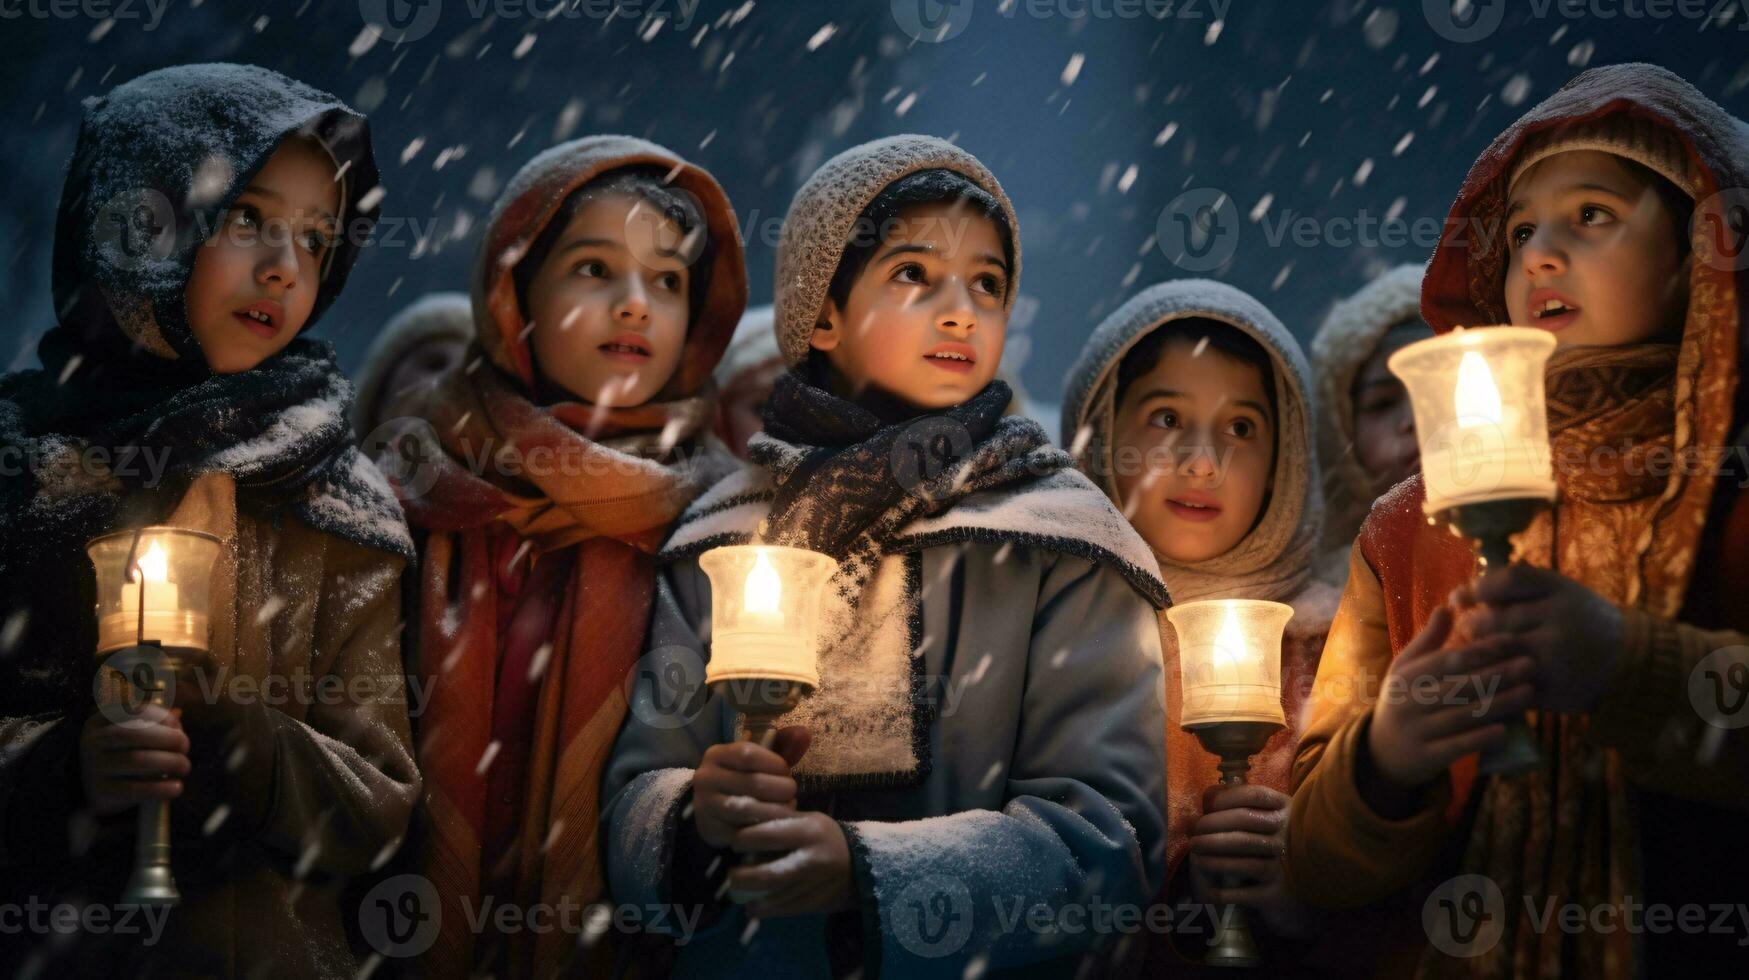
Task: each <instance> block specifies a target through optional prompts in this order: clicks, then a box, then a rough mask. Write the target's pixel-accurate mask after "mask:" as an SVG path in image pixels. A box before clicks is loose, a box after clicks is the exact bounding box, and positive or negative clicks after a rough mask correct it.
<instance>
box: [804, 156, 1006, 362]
mask: <svg viewBox="0 0 1749 980" xmlns="http://www.w3.org/2000/svg"><path fill="white" fill-rule="evenodd" d="M920 170H951V171H953V172H954V173H957V174H959V175H961V176H963V177H965V178H966V179H968V180H970V181H971V182H972V183H974V184H977V185H978V186H979V187H981V188H983V190H984V191H985V192H986V193H988V194H989V195H990V196H991V197H993V198H995V199H996V203H997V204H998V205H999V206H1000V207H1001V208H1002V211H1003V213H1004V214H1005V215H1007V217H1008V227H1009V228H1010V229H1011V230H1012V237H1013V239H1014V240H1013V242H1011V243H1010V244H1011V245H1012V246H1013V252H1014V268H1013V269H1012V270H1011V271H1010V273H1009V286H1008V295H1007V296H1006V297H1005V298H1004V299H1003V306H1004V308H1011V307H1013V305H1014V297H1015V296H1017V295H1019V292H1020V289H1019V286H1020V222H1019V220H1018V219H1017V218H1016V217H1015V215H1014V205H1013V204H1011V203H1010V202H1009V200H1008V195H1007V194H1004V193H1003V192H1002V185H1001V184H999V183H997V182H996V177H995V175H993V174H991V173H990V171H989V170H988V169H986V168H985V167H984V165H983V164H982V163H979V162H978V159H977V157H974V156H972V155H971V154H970V153H967V152H966V151H965V150H962V149H960V148H959V147H957V146H954V145H953V144H952V143H949V142H948V141H946V140H944V139H939V138H937V137H934V136H920V135H916V134H905V135H900V136H888V137H886V138H884V139H878V140H873V141H871V142H868V143H863V144H862V145H860V146H854V147H851V148H850V149H848V150H845V151H844V152H843V153H840V154H838V155H837V156H835V157H833V158H832V159H830V160H827V161H826V162H825V163H823V164H821V165H820V169H818V170H816V171H814V175H813V176H812V177H809V178H808V182H807V183H805V184H803V185H802V189H801V190H799V191H797V192H796V196H795V200H793V201H791V202H790V206H789V213H788V214H787V215H786V216H785V217H784V221H783V235H782V238H781V239H780V241H779V242H778V247H777V287H776V294H775V295H776V301H775V302H774V303H773V307H774V310H775V318H776V323H775V326H774V328H773V329H775V330H776V332H777V345H778V348H779V349H780V350H781V351H782V352H783V358H784V361H785V362H787V363H788V364H789V365H790V366H791V367H794V366H795V365H797V364H800V363H801V362H802V361H804V360H806V359H807V356H808V348H809V343H808V341H809V340H810V338H812V337H813V335H814V321H815V319H816V318H817V317H818V316H819V313H820V307H821V305H823V304H824V303H825V302H826V290H827V288H828V287H829V286H830V285H831V283H832V276H833V275H834V274H835V273H836V272H837V271H838V263H839V261H840V260H841V259H842V258H843V257H844V249H845V246H847V245H848V244H849V243H850V237H851V233H852V232H854V231H855V230H856V221H857V219H858V218H860V217H862V213H863V211H864V210H865V209H867V208H868V206H869V204H871V203H873V201H874V199H875V198H876V197H878V196H880V193H881V191H883V190H886V189H887V186H888V185H890V184H892V183H893V182H894V181H896V180H898V179H899V178H901V177H904V176H906V175H908V174H913V173H916V172H918V171H920Z"/></svg>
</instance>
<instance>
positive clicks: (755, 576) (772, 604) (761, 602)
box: [742, 551, 783, 613]
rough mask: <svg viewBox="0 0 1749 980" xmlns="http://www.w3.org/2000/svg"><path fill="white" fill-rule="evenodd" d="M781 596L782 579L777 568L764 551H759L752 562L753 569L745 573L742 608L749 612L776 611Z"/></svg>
mask: <svg viewBox="0 0 1749 980" xmlns="http://www.w3.org/2000/svg"><path fill="white" fill-rule="evenodd" d="M782 597H783V580H782V579H780V578H778V577H777V569H775V568H772V567H771V559H770V557H768V556H767V555H766V554H765V552H763V551H761V552H760V553H759V558H758V559H757V560H756V561H754V563H753V571H751V572H748V573H747V591H746V595H745V596H744V597H743V598H742V603H743V606H744V608H745V609H746V610H747V611H748V612H750V613H753V612H766V613H772V612H777V611H778V610H777V607H778V602H779V600H781V599H782Z"/></svg>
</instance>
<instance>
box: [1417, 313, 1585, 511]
mask: <svg viewBox="0 0 1749 980" xmlns="http://www.w3.org/2000/svg"><path fill="white" fill-rule="evenodd" d="M1554 349H1555V339H1554V337H1553V336H1552V335H1551V334H1550V333H1549V332H1548V331H1546V330H1539V329H1536V328H1534V327H1504V326H1503V327H1487V328H1484V329H1479V330H1466V329H1464V328H1462V327H1459V328H1456V329H1454V330H1452V331H1451V332H1449V333H1446V334H1444V335H1442V336H1438V337H1433V338H1430V339H1428V340H1422V341H1417V342H1416V343H1413V344H1410V345H1408V346H1406V347H1404V348H1403V349H1402V350H1399V351H1397V352H1396V353H1395V354H1392V355H1391V358H1390V362H1389V363H1390V368H1391V372H1392V373H1393V374H1395V375H1396V376H1397V377H1399V378H1401V379H1402V381H1403V385H1404V387H1406V388H1407V389H1408V391H1409V400H1410V402H1411V404H1412V405H1413V406H1414V410H1415V435H1416V438H1417V439H1418V440H1419V441H1420V443H1421V475H1422V481H1423V484H1424V485H1425V487H1426V490H1427V501H1426V510H1427V513H1428V514H1430V515H1433V514H1438V513H1440V512H1441V511H1444V510H1447V509H1449V508H1452V507H1457V506H1461V505H1467V504H1478V503H1487V502H1489V501H1494V500H1512V499H1538V500H1552V499H1554V496H1555V481H1554V475H1553V471H1552V468H1551V466H1550V459H1549V435H1548V417H1547V414H1546V412H1545V409H1544V392H1543V369H1544V365H1545V364H1546V363H1547V361H1548V357H1549V354H1550V353H1551V352H1552V351H1553V350H1554Z"/></svg>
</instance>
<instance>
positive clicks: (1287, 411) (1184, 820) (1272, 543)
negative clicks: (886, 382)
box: [1062, 280, 1338, 969]
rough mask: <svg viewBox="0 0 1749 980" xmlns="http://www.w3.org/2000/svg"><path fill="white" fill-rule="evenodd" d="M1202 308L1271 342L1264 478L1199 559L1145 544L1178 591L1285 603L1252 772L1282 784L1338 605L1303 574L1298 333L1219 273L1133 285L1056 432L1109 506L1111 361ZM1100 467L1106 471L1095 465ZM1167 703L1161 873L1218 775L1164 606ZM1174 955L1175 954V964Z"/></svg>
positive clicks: (1309, 461) (1079, 372)
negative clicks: (1238, 522)
mask: <svg viewBox="0 0 1749 980" xmlns="http://www.w3.org/2000/svg"><path fill="white" fill-rule="evenodd" d="M1193 317H1205V318H1209V319H1214V320H1218V321H1220V322H1222V323H1229V324H1232V325H1233V326H1235V327H1237V328H1239V329H1240V330H1242V331H1244V332H1245V334H1246V335H1247V336H1250V337H1254V338H1255V339H1256V340H1257V341H1258V342H1259V343H1260V344H1262V345H1263V349H1264V350H1266V351H1268V352H1269V354H1270V360H1271V364H1272V367H1273V374H1274V376H1275V379H1276V380H1275V385H1276V406H1277V414H1278V415H1279V416H1280V418H1279V419H1278V420H1277V423H1276V431H1277V433H1278V435H1277V436H1276V453H1275V471H1274V487H1273V490H1272V491H1271V493H1270V496H1269V499H1268V503H1267V505H1266V506H1267V508H1268V509H1267V510H1266V511H1265V513H1264V515H1263V518H1262V519H1261V520H1260V521H1259V522H1258V524H1257V526H1256V527H1255V528H1254V529H1253V530H1252V531H1251V533H1250V534H1248V535H1247V536H1246V537H1245V538H1244V539H1243V540H1242V541H1240V542H1239V544H1237V545H1235V546H1234V547H1233V549H1232V550H1231V551H1229V552H1227V553H1226V554H1224V555H1220V556H1217V557H1215V558H1212V559H1210V560H1208V561H1204V562H1196V563H1184V562H1176V561H1172V560H1170V559H1168V558H1166V557H1165V556H1163V555H1161V554H1160V553H1159V552H1158V551H1155V552H1154V556H1155V559H1156V560H1157V562H1158V564H1159V568H1160V575H1161V577H1162V578H1163V579H1164V580H1165V581H1166V585H1167V587H1168V588H1170V589H1171V590H1172V598H1173V599H1174V601H1177V602H1189V601H1193V600H1197V599H1217V598H1218V599H1270V600H1274V601H1277V602H1286V603H1288V604H1290V605H1291V606H1293V609H1294V616H1293V619H1291V620H1290V621H1289V622H1288V625H1287V630H1286V633H1285V635H1284V637H1283V642H1282V661H1281V682H1282V692H1281V698H1282V709H1283V713H1284V714H1285V715H1286V717H1287V720H1288V723H1287V725H1286V727H1284V728H1283V729H1282V730H1281V731H1279V732H1277V733H1275V735H1274V736H1272V737H1271V738H1270V740H1269V743H1268V744H1267V745H1266V746H1265V747H1264V749H1263V750H1262V751H1261V752H1260V753H1259V754H1258V755H1257V756H1256V757H1255V759H1254V760H1253V768H1252V770H1251V774H1250V775H1249V777H1247V778H1248V779H1249V780H1250V781H1251V782H1253V783H1257V784H1259V785H1263V786H1271V787H1274V788H1276V789H1280V790H1283V791H1285V790H1286V789H1287V782H1288V769H1289V767H1290V765H1291V763H1292V761H1293V747H1294V744H1295V743H1296V742H1297V741H1298V740H1299V733H1300V727H1301V723H1302V721H1303V718H1302V713H1301V707H1302V706H1303V705H1304V703H1305V699H1306V695H1307V694H1308V693H1309V691H1310V690H1311V681H1312V677H1313V676H1315V675H1316V673H1317V670H1318V656H1319V654H1320V653H1322V651H1323V647H1324V635H1325V633H1326V632H1327V631H1328V630H1329V628H1330V618H1331V616H1332V615H1334V614H1335V612H1336V601H1337V599H1338V594H1337V592H1336V590H1335V589H1333V588H1331V587H1330V586H1328V585H1326V584H1324V583H1321V582H1318V581H1316V580H1314V579H1313V578H1312V576H1311V562H1312V557H1313V554H1312V546H1313V543H1314V541H1315V535H1316V531H1317V526H1318V498H1319V494H1318V482H1317V481H1318V468H1317V457H1316V455H1315V453H1314V452H1313V451H1312V434H1311V431H1310V429H1311V424H1312V418H1313V415H1314V413H1313V411H1312V406H1311V402H1310V396H1311V389H1310V384H1309V373H1308V369H1307V367H1306V361H1305V356H1304V355H1303V354H1302V353H1301V352H1300V348H1299V344H1298V343H1297V342H1296V341H1295V340H1294V339H1293V336H1292V335H1291V334H1289V333H1288V332H1287V329H1286V328H1285V327H1283V326H1282V324H1281V322H1280V321H1278V320H1277V319H1276V318H1275V317H1274V316H1273V315H1272V314H1270V313H1269V312H1268V310H1266V309H1264V307H1263V306H1262V304H1260V303H1258V302H1257V301H1256V300H1254V299H1252V298H1251V297H1249V296H1247V295H1245V294H1244V293H1241V292H1239V291H1238V290H1236V289H1233V288H1232V287H1230V286H1225V285H1222V284H1218V283H1213V282H1208V281H1206V280H1182V281H1177V282H1168V283H1162V284H1159V285H1156V286H1152V287H1150V288H1148V289H1145V290H1143V291H1142V292H1141V293H1138V294H1137V295H1136V296H1135V297H1133V298H1132V299H1131V300H1130V301H1129V302H1127V303H1125V304H1124V305H1123V306H1121V307H1119V308H1118V309H1117V310H1116V311H1115V312H1113V313H1112V314H1111V316H1110V317H1108V318H1107V319H1106V320H1105V322H1103V323H1102V324H1100V326H1099V327H1098V328H1097V329H1095V330H1094V332H1093V334H1092V336H1091V337H1089V338H1088V341H1087V346H1086V348H1085V350H1084V351H1083V353H1082V357H1081V359H1080V361H1079V362H1078V363H1077V364H1076V366H1075V368H1074V369H1073V370H1072V371H1071V372H1070V375H1069V379H1070V380H1069V386H1068V395H1067V397H1066V399H1065V402H1064V413H1063V416H1062V418H1063V430H1064V431H1063V438H1064V440H1065V441H1066V442H1068V443H1070V444H1072V445H1074V446H1076V447H1077V448H1078V451H1079V453H1080V456H1079V459H1080V461H1081V465H1082V468H1083V470H1084V471H1086V472H1088V473H1089V475H1090V476H1092V477H1093V478H1094V479H1095V480H1097V481H1098V482H1099V483H1100V484H1101V489H1103V490H1104V491H1105V492H1106V494H1107V495H1108V496H1109V497H1111V499H1112V501H1113V503H1114V504H1116V505H1117V506H1118V507H1120V508H1121V507H1122V506H1123V502H1122V501H1121V500H1120V499H1119V495H1118V491H1117V483H1116V480H1115V479H1112V478H1111V476H1109V474H1111V473H1112V469H1111V465H1112V462H1111V461H1112V452H1113V447H1112V445H1111V433H1112V432H1113V429H1114V425H1115V420H1116V412H1117V405H1116V398H1117V375H1118V366H1119V365H1120V364H1121V363H1122V362H1123V359H1124V357H1125V356H1126V355H1127V354H1128V353H1129V352H1130V351H1131V350H1133V349H1135V346H1136V345H1137V344H1138V343H1140V342H1141V341H1142V340H1143V339H1144V338H1146V337H1147V336H1148V335H1149V334H1151V333H1152V332H1153V331H1154V330H1157V329H1160V328H1161V327H1164V326H1167V325H1168V324H1171V323H1173V322H1175V321H1178V320H1183V319H1187V318H1193ZM1101 474H1107V475H1105V476H1103V477H1102V476H1101ZM1159 629H1160V650H1161V654H1162V664H1163V667H1164V682H1165V703H1166V731H1165V739H1166V757H1167V758H1166V773H1165V777H1166V830H1167V836H1166V861H1167V874H1168V876H1169V880H1168V885H1167V886H1166V887H1165V888H1163V889H1162V894H1161V901H1166V898H1165V892H1166V891H1167V890H1169V889H1170V876H1172V875H1175V874H1177V873H1179V871H1178V869H1179V865H1180V863H1181V862H1182V860H1183V858H1184V854H1185V848H1186V847H1187V846H1188V845H1189V841H1190V834H1191V831H1192V829H1193V828H1194V826H1195V824H1196V820H1197V818H1198V817H1200V816H1201V815H1202V794H1203V791H1204V790H1205V789H1207V788H1208V787H1210V786H1213V785H1215V784H1216V783H1218V782H1220V772H1219V768H1218V762H1219V760H1218V758H1217V757H1216V756H1214V755H1213V754H1212V753H1210V752H1208V751H1207V750H1206V749H1204V748H1203V747H1202V743H1201V742H1200V741H1198V740H1197V738H1196V737H1195V736H1194V735H1192V734H1191V733H1189V732H1186V731H1185V730H1184V729H1183V728H1182V727H1180V726H1179V725H1178V724H1177V722H1176V719H1178V718H1179V717H1181V713H1182V705H1183V703H1184V685H1183V678H1182V672H1181V668H1180V666H1179V662H1178V635H1177V632H1176V631H1175V630H1174V629H1173V627H1172V624H1171V622H1170V621H1169V620H1168V619H1167V618H1166V616H1165V614H1164V613H1163V612H1162V614H1161V615H1160V617H1159ZM1170 939H1171V934H1170V933H1165V934H1162V935H1159V936H1157V937H1153V940H1154V941H1152V942H1150V943H1149V944H1148V947H1149V961H1150V962H1151V963H1153V964H1156V965H1157V966H1158V967H1159V968H1161V969H1166V968H1168V964H1169V963H1171V962H1172V961H1171V958H1170V957H1169V956H1168V955H1167V949H1166V944H1167V942H1168V941H1169V940H1170ZM1180 965H1181V964H1180Z"/></svg>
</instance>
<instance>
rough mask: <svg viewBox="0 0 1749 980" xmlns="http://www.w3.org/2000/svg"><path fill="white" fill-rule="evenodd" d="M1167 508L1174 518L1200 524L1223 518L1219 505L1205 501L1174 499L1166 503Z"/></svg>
mask: <svg viewBox="0 0 1749 980" xmlns="http://www.w3.org/2000/svg"><path fill="white" fill-rule="evenodd" d="M1166 507H1167V509H1168V510H1170V511H1172V513H1173V515H1174V516H1176V517H1179V518H1181V519H1183V520H1187V521H1193V522H1196V523H1199V524H1200V523H1203V522H1206V521H1212V520H1214V519H1215V518H1217V517H1219V516H1221V507H1220V505H1219V504H1216V503H1213V502H1210V501H1204V500H1182V499H1172V500H1167V501H1166Z"/></svg>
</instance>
